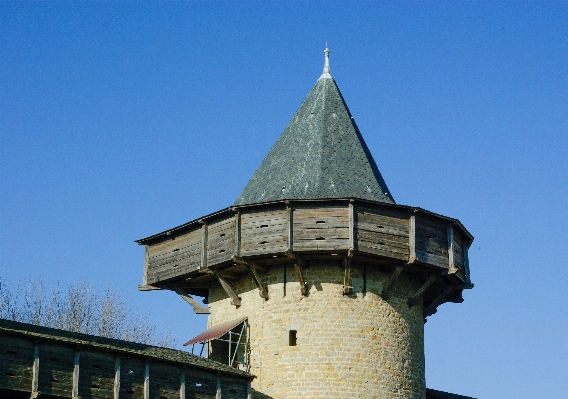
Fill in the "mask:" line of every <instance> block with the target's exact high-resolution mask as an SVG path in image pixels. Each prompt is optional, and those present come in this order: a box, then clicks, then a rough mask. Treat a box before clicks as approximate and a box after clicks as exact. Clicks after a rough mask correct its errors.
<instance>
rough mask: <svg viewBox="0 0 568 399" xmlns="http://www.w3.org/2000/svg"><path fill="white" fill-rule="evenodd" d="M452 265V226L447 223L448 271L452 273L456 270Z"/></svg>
mask: <svg viewBox="0 0 568 399" xmlns="http://www.w3.org/2000/svg"><path fill="white" fill-rule="evenodd" d="M458 270H459V269H457V268H456V267H455V265H454V228H453V227H452V225H451V224H450V225H448V273H449V274H453V273H455V272H457V271H458Z"/></svg>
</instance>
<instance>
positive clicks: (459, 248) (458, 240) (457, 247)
mask: <svg viewBox="0 0 568 399" xmlns="http://www.w3.org/2000/svg"><path fill="white" fill-rule="evenodd" d="M464 244H465V243H464V242H463V236H462V234H461V233H460V232H459V230H458V229H454V266H455V267H457V268H458V269H459V270H461V271H462V272H465V266H464V248H463V245H464Z"/></svg>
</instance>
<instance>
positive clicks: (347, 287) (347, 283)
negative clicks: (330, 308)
mask: <svg viewBox="0 0 568 399" xmlns="http://www.w3.org/2000/svg"><path fill="white" fill-rule="evenodd" d="M351 258H353V248H349V250H348V251H347V254H346V255H345V258H344V259H343V266H344V267H345V274H344V276H343V295H348V294H349V293H351V288H353V287H352V286H351Z"/></svg>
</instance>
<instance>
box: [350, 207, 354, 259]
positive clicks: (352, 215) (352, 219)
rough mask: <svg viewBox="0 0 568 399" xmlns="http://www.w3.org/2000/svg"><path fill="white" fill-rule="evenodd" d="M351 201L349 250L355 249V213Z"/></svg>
mask: <svg viewBox="0 0 568 399" xmlns="http://www.w3.org/2000/svg"><path fill="white" fill-rule="evenodd" d="M353 208H354V207H353V200H350V201H349V248H350V249H351V250H353V249H355V211H354V209H353Z"/></svg>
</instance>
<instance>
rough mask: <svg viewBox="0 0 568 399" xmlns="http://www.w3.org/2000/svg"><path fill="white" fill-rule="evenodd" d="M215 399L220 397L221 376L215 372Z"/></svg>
mask: <svg viewBox="0 0 568 399" xmlns="http://www.w3.org/2000/svg"><path fill="white" fill-rule="evenodd" d="M215 399H221V377H220V376H219V374H217V394H216V395H215Z"/></svg>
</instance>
